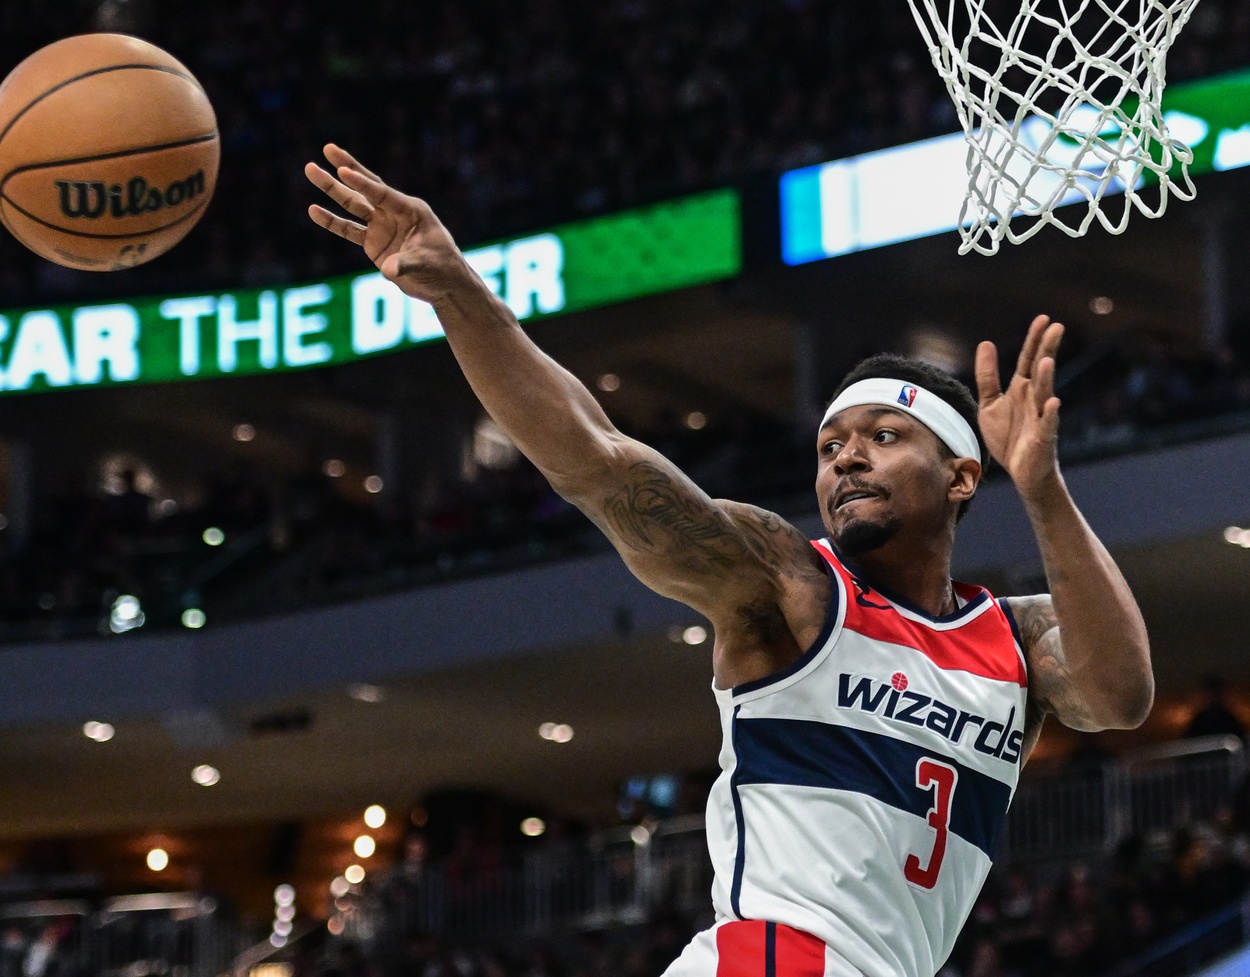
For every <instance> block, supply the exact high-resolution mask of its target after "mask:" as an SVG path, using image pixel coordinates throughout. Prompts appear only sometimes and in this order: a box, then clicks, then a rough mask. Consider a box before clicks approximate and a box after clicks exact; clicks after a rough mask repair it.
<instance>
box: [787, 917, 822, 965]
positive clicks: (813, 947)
mask: <svg viewBox="0 0 1250 977" xmlns="http://www.w3.org/2000/svg"><path fill="white" fill-rule="evenodd" d="M777 977H825V944H824V941H823V940H821V939H819V938H818V937H815V936H812V934H811V933H804V932H803V931H802V930H796V929H794V928H793V927H791V926H783V925H781V924H780V923H778V924H777Z"/></svg>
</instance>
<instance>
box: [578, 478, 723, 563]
mask: <svg viewBox="0 0 1250 977" xmlns="http://www.w3.org/2000/svg"><path fill="white" fill-rule="evenodd" d="M601 511H602V515H603V520H604V522H605V523H606V526H605V528H606V529H607V530H608V531H609V534H610V535H611V536H612V537H613V538H614V539H616V540H619V541H620V542H622V543H624V544H625V545H627V546H629V547H630V548H631V549H634V550H640V551H642V552H644V553H652V554H659V553H673V555H676V556H678V558H679V560H680V562H681V563H682V564H683V565H684V566H685V567H686V568H687V569H689V570H692V571H694V572H696V573H715V572H717V571H721V570H725V569H728V568H729V567H731V566H733V564H734V563H735V562H736V560H737V559H740V558H741V557H742V556H744V555H745V553H744V552H743V546H742V541H741V540H740V539H739V538H738V537H737V535H736V534H734V533H732V532H730V529H731V527H730V523H729V520H728V519H727V518H725V515H724V513H722V512H720V511H719V510H718V509H716V508H715V507H714V506H713V505H712V504H711V503H710V501H709V500H707V499H705V498H701V497H699V496H698V495H697V494H695V493H692V492H690V491H688V490H685V488H684V486H682V485H680V484H678V482H677V480H676V479H674V478H673V476H672V475H671V474H670V473H668V472H666V471H665V470H664V469H663V468H661V467H660V466H659V465H656V464H654V463H652V462H649V461H640V462H636V463H635V464H633V465H631V466H630V469H629V479H628V481H627V482H626V483H625V484H624V485H623V486H622V487H621V488H620V490H619V491H617V492H616V493H614V494H613V495H611V496H609V497H608V498H607V499H605V500H604V503H603V508H602V510H601ZM675 550H677V551H679V552H677V553H674V551H675Z"/></svg>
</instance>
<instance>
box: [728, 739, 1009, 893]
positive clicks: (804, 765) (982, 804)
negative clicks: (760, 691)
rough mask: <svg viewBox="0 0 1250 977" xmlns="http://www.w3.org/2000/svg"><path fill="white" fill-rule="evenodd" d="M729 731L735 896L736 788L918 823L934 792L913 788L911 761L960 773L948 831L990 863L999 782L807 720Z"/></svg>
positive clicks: (1004, 789)
mask: <svg viewBox="0 0 1250 977" xmlns="http://www.w3.org/2000/svg"><path fill="white" fill-rule="evenodd" d="M733 725H734V753H735V754H736V755H737V758H738V765H737V769H735V770H734V773H733V779H734V800H735V809H736V810H737V811H738V812H739V815H738V816H739V821H738V831H739V835H738V839H739V842H738V844H739V847H738V865H736V866H735V867H734V882H735V885H734V889H735V892H736V891H737V889H738V888H739V887H740V886H739V877H740V875H741V868H742V856H743V851H742V834H741V832H742V820H741V813H740V812H741V801H740V800H739V799H738V796H737V794H738V788H740V787H741V786H743V785H745V784H783V785H788V786H795V787H824V788H828V789H830V790H847V791H855V792H856V793H859V794H866V795H867V796H869V797H872V798H875V799H876V800H878V801H880V802H881V803H883V804H888V805H890V806H891V807H894V808H898V809H899V810H901V811H906V812H907V813H908V814H914V815H916V816H917V817H921V818H924V817H928V815H929V811H930V810H931V809H932V807H933V788H931V787H926V788H920V787H917V786H916V763H917V762H918V761H919V760H921V759H922V758H925V757H931V758H932V759H935V760H940V761H942V762H943V763H948V764H950V765H951V766H952V767H954V768H955V769H956V770H957V771H958V773H959V779H958V782H957V783H956V786H955V791H954V794H953V795H952V797H951V821H950V830H951V831H953V832H954V833H955V834H957V835H959V837H961V838H963V839H964V840H965V841H967V842H969V843H970V844H973V845H976V847H978V848H980V849H981V851H983V852H985V854H986V855H988V856H990V857H991V858H992V857H993V852H994V848H995V845H996V844H997V841H998V833H999V830H1000V829H1001V828H1002V824H1003V819H1004V818H1005V817H1006V814H1007V806H1008V804H1010V803H1011V788H1010V787H1008V786H1007V785H1006V784H1005V783H1003V782H1002V781H1000V780H995V779H994V778H993V777H987V776H986V775H985V774H983V773H981V772H980V771H977V770H973V769H972V768H970V767H966V766H964V765H963V764H961V763H959V762H958V761H957V760H954V759H952V758H951V757H949V756H946V755H944V754H942V753H939V752H937V751H934V750H927V749H925V748H923V747H920V746H916V745H915V744H913V743H907V742H905V741H903V740H898V739H895V738H894V737H892V736H883V735H882V734H880V733H868V732H864V731H862V730H858V729H851V728H849V727H846V726H835V725H832V724H831V723H821V722H814V721H812V720H808V719H765V718H760V719H740V718H738V717H737V716H736V715H735V717H734V720H733ZM736 911H737V904H736V899H735V912H736Z"/></svg>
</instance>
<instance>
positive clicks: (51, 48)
mask: <svg viewBox="0 0 1250 977" xmlns="http://www.w3.org/2000/svg"><path fill="white" fill-rule="evenodd" d="M220 158H221V143H220V140H219V138H218V135H217V118H216V116H215V115H214V114H213V107H212V105H210V104H209V101H208V96H207V95H205V94H204V89H203V88H201V87H200V83H199V82H198V81H196V80H195V78H194V76H193V75H192V74H191V72H189V71H188V70H187V69H186V68H185V67H184V66H183V65H182V64H181V63H180V62H179V61H178V60H177V59H175V58H173V57H172V56H170V55H169V54H166V53H165V52H164V51H162V50H161V49H160V48H158V47H156V46H154V45H152V44H148V43H147V42H146V41H141V40H139V39H138V38H135V37H127V36H125V35H123V34H82V35H79V36H77V37H67V38H65V39H64V40H61V41H57V42H55V43H53V44H49V45H48V46H47V47H45V48H40V49H39V50H38V51H36V52H35V53H34V54H32V55H31V56H30V57H28V58H27V59H26V60H25V61H23V62H22V63H21V64H19V65H18V66H17V67H16V68H14V69H13V71H12V72H10V73H9V76H8V77H7V78H6V79H5V80H4V83H3V84H0V220H3V221H4V226H5V227H7V228H8V229H9V230H10V231H12V232H13V235H14V236H15V237H16V238H17V239H18V240H19V241H21V242H22V243H23V244H24V245H26V247H28V248H30V249H31V250H32V251H34V252H35V253H36V254H39V255H42V256H43V257H45V258H47V259H48V260H50V261H55V262H57V263H59V264H62V265H67V266H69V267H71V268H82V269H85V270H88V271H117V270H119V269H122V268H130V267H133V266H134V265H138V264H142V263H143V262H145V261H151V260H152V259H153V258H155V257H156V256H157V255H160V254H164V253H165V252H166V251H168V250H169V249H170V248H172V247H173V246H174V245H175V244H177V243H178V242H179V241H180V240H182V238H183V237H184V236H185V235H186V234H187V232H188V231H190V230H191V228H192V227H194V226H195V222H196V221H198V220H199V219H200V217H201V216H202V215H203V213H204V209H205V208H206V207H207V206H208V201H209V200H210V199H211V198H212V195H213V188H214V187H215V186H216V183H217V165H218V162H219V161H220Z"/></svg>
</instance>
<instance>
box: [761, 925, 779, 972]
mask: <svg viewBox="0 0 1250 977" xmlns="http://www.w3.org/2000/svg"><path fill="white" fill-rule="evenodd" d="M764 977H777V924H776V923H765V924H764Z"/></svg>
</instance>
